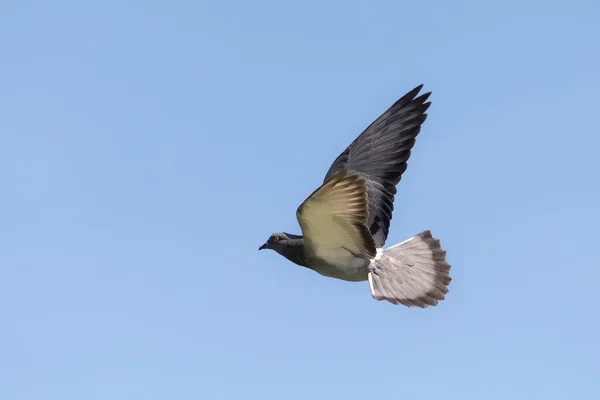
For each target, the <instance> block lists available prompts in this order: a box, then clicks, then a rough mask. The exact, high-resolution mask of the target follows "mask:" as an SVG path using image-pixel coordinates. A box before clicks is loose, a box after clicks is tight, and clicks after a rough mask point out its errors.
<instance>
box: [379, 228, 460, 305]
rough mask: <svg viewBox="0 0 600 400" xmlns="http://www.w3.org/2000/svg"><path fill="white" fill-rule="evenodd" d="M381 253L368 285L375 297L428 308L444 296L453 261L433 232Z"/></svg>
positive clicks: (422, 234)
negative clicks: (451, 261)
mask: <svg viewBox="0 0 600 400" xmlns="http://www.w3.org/2000/svg"><path fill="white" fill-rule="evenodd" d="M378 253H379V254H378V256H379V255H380V257H378V258H376V259H374V260H373V261H372V262H371V265H370V267H369V268H370V272H369V286H370V288H371V295H372V296H373V297H374V298H375V299H376V300H387V301H389V302H390V303H393V304H403V305H405V306H407V307H421V308H426V307H428V306H435V305H437V304H438V302H439V301H440V300H443V299H444V298H445V295H446V293H448V285H449V284H450V281H451V280H452V278H451V277H450V264H448V263H447V262H446V251H445V250H444V249H442V247H441V246H440V241H439V240H438V239H436V238H433V237H432V236H431V232H430V231H428V230H427V231H423V232H421V233H419V234H418V235H415V236H413V237H411V238H410V239H408V240H405V241H404V242H402V243H399V244H397V245H394V246H391V247H389V248H387V249H385V250H383V252H381V253H380V252H378Z"/></svg>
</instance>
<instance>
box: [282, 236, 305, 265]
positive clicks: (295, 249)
mask: <svg viewBox="0 0 600 400" xmlns="http://www.w3.org/2000/svg"><path fill="white" fill-rule="evenodd" d="M279 254H281V255H282V256H284V257H285V258H287V259H288V260H290V261H291V262H293V263H294V264H298V265H301V266H303V267H308V265H307V262H306V255H305V254H304V239H303V238H298V239H291V240H290V241H289V243H288V244H287V246H286V250H285V251H283V252H281V253H279Z"/></svg>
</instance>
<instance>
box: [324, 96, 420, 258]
mask: <svg viewBox="0 0 600 400" xmlns="http://www.w3.org/2000/svg"><path fill="white" fill-rule="evenodd" d="M422 87H423V85H420V86H417V87H416V88H415V89H413V90H411V91H410V92H409V93H407V94H406V95H404V96H403V97H402V98H401V99H400V100H398V101H397V102H396V103H394V104H393V105H392V106H391V107H390V108H389V109H388V110H387V111H386V112H384V113H383V114H382V115H381V116H380V117H379V118H377V119H376V120H375V121H374V122H373V123H372V124H371V125H369V127H368V128H367V129H365V130H364V131H363V132H362V133H361V134H360V135H359V136H358V137H357V138H356V139H355V140H354V141H353V142H352V144H350V146H348V147H347V148H346V150H344V151H343V152H342V153H341V154H340V155H339V156H338V157H337V159H336V160H335V161H334V162H333V164H332V165H331V167H330V168H329V171H328V172H327V175H326V176H325V180H324V182H327V181H328V180H329V179H330V178H331V177H332V176H334V175H335V174H336V173H337V172H338V171H340V170H343V169H347V170H348V174H350V175H352V174H358V175H360V176H361V177H363V178H365V180H366V184H367V190H368V209H369V216H368V221H367V226H368V227H369V230H370V232H371V235H372V236H373V239H374V240H375V244H376V246H377V247H383V245H384V244H385V241H386V239H387V236H388V232H389V228H390V221H391V219H392V212H393V211H394V197H395V195H396V185H397V184H398V183H399V182H400V179H401V178H402V174H403V173H404V171H406V167H407V161H408V159H409V158H410V154H411V149H412V148H413V146H414V144H415V138H416V136H417V135H418V134H419V132H420V131H421V125H422V124H423V122H424V121H425V119H426V118H427V114H426V113H425V112H426V111H427V109H428V108H429V106H430V105H431V103H430V102H427V103H425V101H426V100H427V98H428V97H429V96H430V94H431V92H428V93H425V94H423V95H421V96H419V97H416V96H417V94H418V93H419V91H420V90H421V88H422ZM415 97H416V98H415Z"/></svg>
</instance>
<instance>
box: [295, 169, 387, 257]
mask: <svg viewBox="0 0 600 400" xmlns="http://www.w3.org/2000/svg"><path fill="white" fill-rule="evenodd" d="M296 217H297V219H298V222H299V224H300V227H301V228H302V233H303V235H304V246H305V250H306V251H308V252H309V253H310V254H312V255H313V256H316V257H318V258H321V259H323V260H332V261H335V257H336V256H335V255H336V254H339V252H340V251H346V252H350V253H352V254H353V255H355V256H356V257H364V258H373V257H375V254H376V249H375V242H374V241H373V237H372V236H371V233H370V232H369V229H368V228H367V225H366V223H367V217H368V204H367V187H366V185H365V180H364V179H363V178H361V177H360V176H358V175H347V171H346V170H345V169H344V170H341V171H339V172H338V173H337V174H335V175H333V176H332V177H331V179H329V180H328V181H327V182H325V183H324V184H323V185H321V187H320V188H318V189H317V190H315V191H314V192H313V193H312V194H311V195H310V196H309V197H308V198H307V199H306V200H305V201H304V202H303V203H302V204H301V205H300V207H298V211H297V212H296Z"/></svg>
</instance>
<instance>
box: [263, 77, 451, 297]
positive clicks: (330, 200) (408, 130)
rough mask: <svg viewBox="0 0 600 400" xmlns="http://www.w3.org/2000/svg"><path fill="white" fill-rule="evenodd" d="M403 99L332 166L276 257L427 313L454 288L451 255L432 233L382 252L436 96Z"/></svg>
mask: <svg viewBox="0 0 600 400" xmlns="http://www.w3.org/2000/svg"><path fill="white" fill-rule="evenodd" d="M421 88H422V85H420V86H418V87H416V88H415V89H413V90H411V91H410V92H409V93H407V94H406V95H404V96H402V98H400V99H399V100H398V101H397V102H395V103H394V104H393V105H392V106H391V107H390V108H388V110H386V111H385V112H384V113H383V114H382V115H381V116H380V117H379V118H377V119H376V120H375V121H374V122H373V123H372V124H371V125H369V127H367V129H365V130H364V131H363V132H362V133H361V134H360V135H359V136H358V137H357V138H356V139H355V140H354V141H353V142H352V143H351V144H350V146H348V147H347V148H346V149H345V150H344V151H343V152H342V153H341V154H340V155H339V156H338V157H337V158H336V160H335V161H334V162H333V164H332V165H331V167H330V168H329V170H328V172H327V174H326V175H325V179H324V180H323V184H322V185H321V186H320V187H319V188H318V189H316V190H315V191H314V192H313V193H312V194H311V195H310V196H309V197H308V198H307V199H306V200H305V201H304V202H303V203H302V204H301V205H300V206H299V207H298V210H297V212H296V217H297V219H298V222H299V224H300V227H301V229H302V232H303V236H300V235H292V234H288V233H275V234H273V235H271V237H270V238H269V240H268V241H267V242H266V243H265V244H264V245H262V246H261V247H260V248H259V250H262V249H272V250H275V251H276V252H278V253H279V254H281V255H283V256H284V257H286V258H287V259H288V260H290V261H292V262H294V263H296V264H298V265H301V266H304V267H307V268H310V269H312V270H314V271H316V272H318V273H319V274H321V275H324V276H328V277H332V278H337V279H342V280H346V281H365V280H368V281H369V285H370V289H371V294H372V296H373V297H374V298H375V299H377V300H387V301H389V302H391V303H393V304H403V305H405V306H408V307H412V306H416V307H422V308H425V307H427V306H434V305H437V303H438V301H440V300H443V299H444V297H445V295H446V293H447V292H448V288H447V286H448V284H449V283H450V281H451V278H450V275H449V271H450V265H449V264H448V263H447V262H446V252H445V250H443V249H442V248H441V246H440V244H439V240H437V239H435V238H433V237H432V236H431V233H430V232H429V231H424V232H421V233H420V234H418V235H415V236H413V237H412V238H410V239H408V240H406V241H405V242H403V243H400V244H398V245H395V246H392V247H390V248H388V249H385V250H383V249H382V247H383V246H384V244H385V242H386V239H387V236H388V233H389V228H390V222H391V220H392V214H393V211H394V199H395V196H396V194H397V191H396V185H397V184H398V183H399V182H400V180H401V178H402V174H403V173H404V172H405V171H406V168H407V161H408V159H409V158H410V155H411V150H412V148H413V146H414V144H415V141H416V137H417V135H418V134H419V132H420V131H421V125H422V124H423V122H424V121H425V120H426V118H427V114H426V113H425V112H426V111H427V109H428V108H429V106H430V104H431V103H430V102H426V100H427V99H428V98H429V96H430V94H431V93H430V92H428V93H425V94H423V95H421V96H419V97H416V96H417V94H418V93H419V91H420V90H421Z"/></svg>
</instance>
